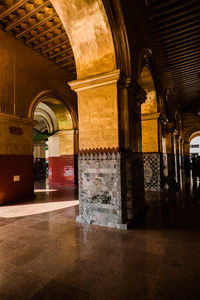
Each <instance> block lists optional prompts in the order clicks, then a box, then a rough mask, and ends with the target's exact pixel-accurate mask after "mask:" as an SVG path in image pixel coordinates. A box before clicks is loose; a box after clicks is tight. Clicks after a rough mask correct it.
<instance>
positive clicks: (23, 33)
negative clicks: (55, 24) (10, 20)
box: [15, 12, 57, 39]
mask: <svg viewBox="0 0 200 300" xmlns="http://www.w3.org/2000/svg"><path fill="white" fill-rule="evenodd" d="M56 16H57V13H56V12H55V13H53V14H52V15H50V16H48V17H47V18H45V19H43V20H41V21H40V22H38V23H36V24H35V25H33V26H31V27H29V28H27V29H25V30H23V31H22V32H20V33H18V34H16V35H15V37H16V38H17V39H19V38H21V37H22V36H23V35H25V34H26V33H27V32H29V31H31V30H34V29H35V28H37V27H39V26H40V25H42V24H44V23H46V22H47V21H49V20H51V19H53V18H54V17H56Z"/></svg>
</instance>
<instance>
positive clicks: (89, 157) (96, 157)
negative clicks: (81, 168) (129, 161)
mask: <svg viewBox="0 0 200 300" xmlns="http://www.w3.org/2000/svg"><path fill="white" fill-rule="evenodd" d="M120 157H121V155H120V153H119V152H116V153H115V152H112V153H111V152H104V153H100V152H99V153H82V154H79V156H78V158H79V159H81V160H101V159H102V160H103V159H104V160H110V159H120Z"/></svg>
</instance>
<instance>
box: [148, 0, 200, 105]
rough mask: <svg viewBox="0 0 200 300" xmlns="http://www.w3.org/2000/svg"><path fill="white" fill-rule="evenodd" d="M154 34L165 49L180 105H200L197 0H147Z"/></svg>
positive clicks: (199, 43) (198, 2)
mask: <svg viewBox="0 0 200 300" xmlns="http://www.w3.org/2000/svg"><path fill="white" fill-rule="evenodd" d="M148 8H149V12H150V16H151V17H150V19H151V22H153V23H154V25H155V26H156V27H157V29H158V32H159V34H158V35H157V36H156V37H154V39H156V42H157V44H158V42H159V45H160V46H161V47H162V48H164V52H165V58H166V60H167V65H168V68H169V70H170V74H172V78H173V81H174V83H175V87H176V90H177V92H178V95H179V99H180V103H181V107H182V109H183V110H188V109H190V108H191V107H194V106H199V105H200V1H199V0H189V1H188V0H167V1H162V0H151V1H148Z"/></svg>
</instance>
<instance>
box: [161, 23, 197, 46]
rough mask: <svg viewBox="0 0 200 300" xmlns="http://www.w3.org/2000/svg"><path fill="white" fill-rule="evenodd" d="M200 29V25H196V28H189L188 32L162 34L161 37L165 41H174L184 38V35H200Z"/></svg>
mask: <svg viewBox="0 0 200 300" xmlns="http://www.w3.org/2000/svg"><path fill="white" fill-rule="evenodd" d="M199 29H200V25H197V26H195V30H193V29H192V28H190V29H189V30H187V31H186V32H182V33H179V32H177V33H175V34H174V35H172V36H170V35H161V38H162V40H163V41H164V42H168V43H169V42H174V41H177V40H182V39H183V37H184V38H185V37H187V36H191V35H194V34H198V35H199Z"/></svg>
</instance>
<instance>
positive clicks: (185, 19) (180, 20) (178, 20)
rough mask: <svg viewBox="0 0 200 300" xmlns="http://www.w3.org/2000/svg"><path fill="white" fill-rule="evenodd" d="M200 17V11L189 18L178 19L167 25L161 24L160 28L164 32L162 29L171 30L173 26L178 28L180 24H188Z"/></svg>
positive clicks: (195, 11) (194, 12) (196, 11)
mask: <svg viewBox="0 0 200 300" xmlns="http://www.w3.org/2000/svg"><path fill="white" fill-rule="evenodd" d="M199 16H200V10H199V9H197V10H194V11H193V13H192V14H189V15H188V16H186V17H184V18H177V19H175V20H174V21H173V22H172V21H171V22H167V23H165V24H160V25H159V27H160V29H161V30H162V28H167V27H168V28H169V27H171V26H174V25H175V26H177V24H180V23H182V22H187V21H188V20H189V21H190V20H191V19H193V18H195V17H199Z"/></svg>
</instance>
